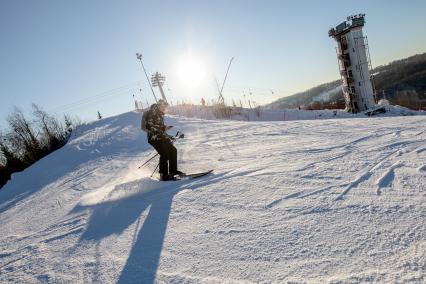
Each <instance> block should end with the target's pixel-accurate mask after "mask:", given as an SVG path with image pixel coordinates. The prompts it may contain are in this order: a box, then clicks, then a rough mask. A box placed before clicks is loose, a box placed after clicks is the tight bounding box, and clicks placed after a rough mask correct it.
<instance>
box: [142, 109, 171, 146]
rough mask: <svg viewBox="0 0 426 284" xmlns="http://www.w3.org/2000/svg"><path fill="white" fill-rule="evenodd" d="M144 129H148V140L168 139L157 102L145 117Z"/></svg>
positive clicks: (162, 115)
mask: <svg viewBox="0 0 426 284" xmlns="http://www.w3.org/2000/svg"><path fill="white" fill-rule="evenodd" d="M146 129H147V130H148V141H152V140H157V141H158V140H169V139H170V136H169V135H168V134H167V133H166V125H165V124H164V114H163V113H161V111H160V109H159V108H158V106H157V104H153V105H152V106H151V107H150V109H149V111H148V114H147V117H146Z"/></svg>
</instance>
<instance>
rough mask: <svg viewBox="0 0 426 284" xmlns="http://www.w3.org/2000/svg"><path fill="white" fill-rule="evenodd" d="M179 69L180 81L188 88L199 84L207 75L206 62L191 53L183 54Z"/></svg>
mask: <svg viewBox="0 0 426 284" xmlns="http://www.w3.org/2000/svg"><path fill="white" fill-rule="evenodd" d="M177 69H178V70H177V71H178V75H179V81H180V82H181V83H182V85H183V86H185V87H186V88H191V89H192V88H195V87H197V86H199V85H200V84H201V83H202V82H203V80H204V78H205V76H206V66H205V62H204V61H203V60H202V59H201V58H199V57H197V56H194V55H193V54H191V53H189V54H186V55H184V56H182V58H181V59H180V60H179V62H178V68H177Z"/></svg>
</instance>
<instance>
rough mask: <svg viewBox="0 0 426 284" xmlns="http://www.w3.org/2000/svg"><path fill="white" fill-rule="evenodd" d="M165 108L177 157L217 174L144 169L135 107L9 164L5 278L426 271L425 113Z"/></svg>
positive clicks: (404, 277)
mask: <svg viewBox="0 0 426 284" xmlns="http://www.w3.org/2000/svg"><path fill="white" fill-rule="evenodd" d="M167 123H168V124H171V125H174V126H175V127H174V128H173V129H172V130H174V131H177V130H180V131H182V132H184V133H185V139H184V140H182V141H179V142H177V145H176V146H177V148H178V151H179V161H180V164H179V165H180V169H181V170H183V171H186V172H196V171H202V170H207V169H211V168H213V169H215V171H214V172H213V173H212V174H210V175H208V176H205V177H203V178H199V179H193V180H186V181H176V182H160V181H158V180H156V179H155V178H150V177H149V176H150V175H151V172H152V170H153V169H154V167H155V162H153V163H150V164H149V165H148V166H147V167H143V168H142V169H138V166H139V165H140V164H141V163H142V162H143V161H145V160H146V159H147V158H148V157H150V156H151V155H152V149H151V147H150V146H149V145H148V144H147V142H146V137H145V135H144V133H143V132H141V131H140V130H139V126H140V114H137V113H126V114H123V115H120V116H116V117H112V118H107V119H102V120H100V121H97V122H95V123H92V124H89V125H85V126H82V127H81V128H79V129H78V130H76V131H75V132H74V134H73V136H72V138H71V139H70V141H69V142H68V144H67V145H66V146H65V147H63V148H62V149H60V150H58V151H56V152H54V153H52V154H51V155H49V156H47V157H45V158H44V159H42V160H41V161H39V162H37V163H36V164H34V165H33V166H31V167H30V168H28V169H27V170H25V171H24V172H22V173H18V174H15V175H14V176H13V178H12V180H11V181H10V182H9V183H8V184H7V185H6V186H5V187H4V188H3V189H1V190H0V231H1V234H0V283H116V282H118V283H152V282H158V283H271V282H273V283H283V282H314V283H324V282H332V283H335V282H339V283H357V282H383V283H389V282H412V283H424V282H425V281H426V222H425V220H426V218H425V217H426V129H425V128H426V117H425V116H412V117H381V118H352V119H335V120H305V121H286V122H276V121H275V122H246V121H214V120H202V119H195V118H193V119H190V118H179V117H167ZM172 133H173V132H171V134H172ZM154 177H155V176H154Z"/></svg>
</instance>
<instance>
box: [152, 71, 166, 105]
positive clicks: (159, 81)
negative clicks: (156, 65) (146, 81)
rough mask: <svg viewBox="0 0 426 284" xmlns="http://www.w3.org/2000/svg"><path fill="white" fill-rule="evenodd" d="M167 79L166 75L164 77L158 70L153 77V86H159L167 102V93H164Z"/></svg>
mask: <svg viewBox="0 0 426 284" xmlns="http://www.w3.org/2000/svg"><path fill="white" fill-rule="evenodd" d="M165 81H166V77H164V76H163V75H161V74H160V73H158V72H156V73H155V74H154V75H152V77H151V82H152V86H153V87H158V88H159V89H160V93H161V97H162V98H163V100H165V101H166V102H167V99H166V95H165V94H164V91H163V85H164V82H165Z"/></svg>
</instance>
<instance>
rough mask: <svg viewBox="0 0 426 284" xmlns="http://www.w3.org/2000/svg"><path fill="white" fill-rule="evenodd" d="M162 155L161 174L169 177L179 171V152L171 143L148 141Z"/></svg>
mask: <svg viewBox="0 0 426 284" xmlns="http://www.w3.org/2000/svg"><path fill="white" fill-rule="evenodd" d="M148 143H149V144H151V146H152V147H154V149H155V150H156V151H157V152H158V154H160V170H159V172H160V174H163V175H168V174H169V173H175V172H176V171H177V150H176V148H175V146H173V144H172V142H171V141H168V140H151V141H148Z"/></svg>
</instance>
